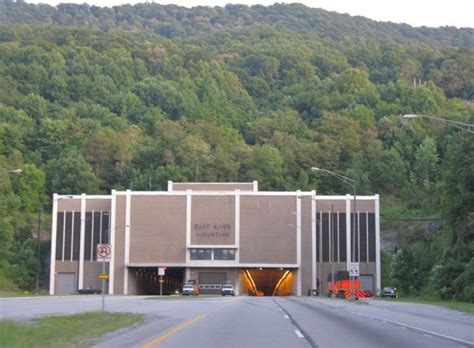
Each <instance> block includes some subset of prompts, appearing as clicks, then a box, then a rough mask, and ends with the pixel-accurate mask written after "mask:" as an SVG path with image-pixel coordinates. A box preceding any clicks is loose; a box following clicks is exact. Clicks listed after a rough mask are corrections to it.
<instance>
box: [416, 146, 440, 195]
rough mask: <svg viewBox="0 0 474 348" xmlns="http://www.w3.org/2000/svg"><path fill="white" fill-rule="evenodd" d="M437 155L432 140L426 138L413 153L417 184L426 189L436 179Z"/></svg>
mask: <svg viewBox="0 0 474 348" xmlns="http://www.w3.org/2000/svg"><path fill="white" fill-rule="evenodd" d="M438 160H439V157H438V153H437V151H436V144H435V141H434V140H433V138H430V137H426V138H425V139H424V140H423V142H422V143H421V144H420V146H419V147H418V149H417V151H416V153H415V172H416V174H417V177H418V182H420V183H422V184H423V185H424V186H425V187H428V186H429V185H430V183H431V182H432V181H433V180H434V179H435V178H436V175H437V166H438Z"/></svg>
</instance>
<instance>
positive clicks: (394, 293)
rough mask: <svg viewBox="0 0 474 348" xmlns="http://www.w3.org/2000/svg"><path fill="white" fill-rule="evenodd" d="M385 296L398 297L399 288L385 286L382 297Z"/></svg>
mask: <svg viewBox="0 0 474 348" xmlns="http://www.w3.org/2000/svg"><path fill="white" fill-rule="evenodd" d="M383 297H390V298H396V297H397V288H388V287H387V288H383V290H382V298H383Z"/></svg>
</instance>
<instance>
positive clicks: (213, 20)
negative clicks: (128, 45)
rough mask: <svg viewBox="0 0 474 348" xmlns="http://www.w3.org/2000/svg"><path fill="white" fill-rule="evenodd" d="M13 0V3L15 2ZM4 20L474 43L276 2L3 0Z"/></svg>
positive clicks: (470, 36) (463, 32) (460, 32)
mask: <svg viewBox="0 0 474 348" xmlns="http://www.w3.org/2000/svg"><path fill="white" fill-rule="evenodd" d="M12 4H13V5H12ZM0 23H5V24H10V25H15V24H28V25H33V24H34V25H38V24H54V25H61V26H70V25H79V26H87V27H88V28H94V29H100V30H103V31H111V30H127V31H133V32H140V31H144V30H147V31H151V32H154V33H157V34H160V35H162V36H164V37H168V38H176V37H182V38H186V37H188V36H189V35H202V34H204V33H206V34H209V33H213V32H229V31H234V30H240V29H243V28H246V27H249V26H253V27H271V28H274V29H276V30H280V29H283V30H291V31H294V32H297V33H299V34H307V33H311V34H316V35H318V36H319V37H321V38H327V39H330V40H333V41H339V42H341V41H343V42H347V41H350V42H353V43H358V42H364V41H366V40H375V41H377V42H396V43H403V44H408V45H426V46H431V47H446V46H455V47H469V48H474V28H461V29H456V28H454V27H445V28H428V27H422V28H413V27H411V26H410V25H407V24H395V23H389V22H378V21H373V20H370V19H367V18H364V17H360V16H355V17H354V16H349V15H347V14H339V13H337V12H329V11H325V10H323V9H316V8H309V7H306V6H304V5H300V4H296V3H295V4H291V5H285V4H278V3H275V5H273V6H262V5H255V6H251V7H249V6H246V5H230V4H229V5H227V6H225V7H203V6H200V7H194V8H191V9H188V8H185V7H180V6H175V5H166V6H165V5H159V4H155V3H142V4H136V5H134V6H131V5H123V6H114V7H112V8H109V7H107V8H103V7H98V6H94V5H92V6H90V5H87V4H82V5H75V4H60V5H58V6H57V7H52V6H50V5H47V4H41V5H39V6H37V5H33V4H27V3H25V2H23V1H16V2H14V1H12V0H2V3H0Z"/></svg>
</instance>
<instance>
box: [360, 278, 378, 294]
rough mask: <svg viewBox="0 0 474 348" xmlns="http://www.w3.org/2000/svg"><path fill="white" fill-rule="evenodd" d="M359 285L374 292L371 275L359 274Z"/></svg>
mask: <svg viewBox="0 0 474 348" xmlns="http://www.w3.org/2000/svg"><path fill="white" fill-rule="evenodd" d="M359 280H360V287H361V288H362V289H363V290H370V291H372V292H374V276H373V275H371V274H370V275H361V276H360V277H359Z"/></svg>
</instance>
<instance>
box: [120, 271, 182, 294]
mask: <svg viewBox="0 0 474 348" xmlns="http://www.w3.org/2000/svg"><path fill="white" fill-rule="evenodd" d="M129 272H130V273H129V275H130V276H131V277H132V282H131V283H132V284H133V285H134V286H132V289H130V290H131V291H130V292H134V293H136V294H137V295H159V294H160V276H159V275H158V267H131V268H130V269H129ZM184 274H185V268H184V267H167V268H166V272H165V275H164V276H163V295H171V294H175V293H176V292H177V291H178V292H179V291H180V290H181V288H182V287H183V281H184ZM133 290H135V291H133Z"/></svg>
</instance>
